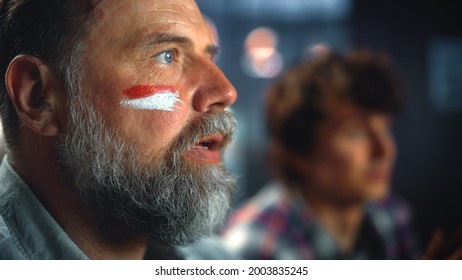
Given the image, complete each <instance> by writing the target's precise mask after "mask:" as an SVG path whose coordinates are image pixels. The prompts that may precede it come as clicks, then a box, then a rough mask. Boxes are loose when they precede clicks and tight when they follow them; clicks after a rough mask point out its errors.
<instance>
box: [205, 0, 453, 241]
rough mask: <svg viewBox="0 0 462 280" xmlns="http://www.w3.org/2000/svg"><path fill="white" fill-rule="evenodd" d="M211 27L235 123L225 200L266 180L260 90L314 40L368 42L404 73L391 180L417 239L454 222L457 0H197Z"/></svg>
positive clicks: (333, 46)
mask: <svg viewBox="0 0 462 280" xmlns="http://www.w3.org/2000/svg"><path fill="white" fill-rule="evenodd" d="M197 2H198V4H199V6H200V8H201V10H202V11H203V12H204V14H206V15H207V16H208V17H209V18H210V21H211V22H212V23H213V24H214V25H215V27H216V29H217V30H218V33H219V45H220V50H221V51H220V52H221V54H220V56H219V59H218V62H217V63H218V64H219V66H220V67H221V68H222V69H223V71H224V72H225V74H226V75H227V76H228V78H229V79H230V80H231V82H232V83H233V84H234V86H235V87H236V89H237V91H238V94H239V97H238V100H237V102H236V103H235V105H233V110H234V111H235V113H236V116H237V118H238V121H239V132H238V135H237V137H236V141H235V143H234V145H233V146H232V147H231V149H230V151H229V152H228V154H227V164H228V165H229V167H230V168H231V169H232V170H233V171H234V172H235V173H236V174H238V175H239V191H238V194H237V196H236V202H235V206H236V207H237V206H239V205H240V204H241V203H242V202H243V201H244V200H245V199H247V198H248V197H249V196H251V195H253V194H254V193H255V192H257V191H258V190H259V189H260V188H261V187H262V186H263V185H264V184H265V183H267V182H268V181H269V180H270V178H271V177H270V175H269V172H268V166H267V165H266V160H265V150H266V145H267V143H266V131H265V128H264V120H263V99H264V94H265V90H266V88H267V87H268V86H269V85H270V83H271V82H273V81H274V79H275V78H276V77H277V75H279V73H280V72H281V71H284V70H285V69H287V68H288V67H290V66H292V65H294V64H296V63H298V62H300V61H301V60H303V59H309V57H310V56H314V55H316V54H317V53H319V52H322V51H323V50H326V49H329V50H331V51H334V52H344V51H348V50H350V49H353V48H357V47H366V48H370V49H372V50H374V51H376V52H382V53H384V54H386V55H388V56H389V57H390V60H391V62H392V66H393V68H394V69H395V70H396V71H397V72H398V73H399V74H400V75H402V77H403V79H404V81H405V83H406V108H405V111H404V112H403V113H402V114H401V115H400V116H399V117H398V118H397V119H396V121H395V125H394V131H395V137H396V141H397V146H398V160H397V165H396V169H395V173H394V177H393V185H392V188H393V190H394V191H395V192H397V193H398V194H400V195H401V196H403V197H404V198H405V199H406V200H407V201H408V202H409V204H410V205H411V207H412V208H413V211H414V218H415V227H416V229H417V231H418V234H419V235H420V238H421V240H422V243H423V244H426V243H427V242H428V239H429V238H430V237H431V235H432V233H433V231H434V230H435V229H436V228H442V229H443V230H444V231H445V232H446V234H448V235H449V234H451V233H453V232H455V231H456V230H457V229H459V228H461V227H462V218H461V217H460V216H461V215H460V214H461V213H462V203H461V198H462V164H461V159H462V132H461V131H462V16H461V14H460V10H459V9H458V7H457V6H458V1H450V0H440V1H436V0H432V1H430V0H426V1H390V0H387V1H385V0H375V1H370V0H197Z"/></svg>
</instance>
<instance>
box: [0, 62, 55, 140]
mask: <svg viewBox="0 0 462 280" xmlns="http://www.w3.org/2000/svg"><path fill="white" fill-rule="evenodd" d="M5 85H6V89H7V91H8V95H9V96H10V99H11V101H12V102H13V105H14V107H15V109H16V112H17V113H18V116H19V118H20V120H21V123H22V124H23V125H25V126H27V127H28V128H30V129H31V130H32V131H34V132H35V133H37V134H40V135H43V136H55V135H57V134H58V133H59V130H60V126H59V118H58V114H57V111H58V110H57V109H58V108H56V106H58V102H57V101H58V97H57V96H56V95H57V94H59V91H58V88H57V86H56V85H57V81H56V77H55V75H54V74H53V72H52V71H51V69H50V68H49V67H48V66H47V65H46V64H45V63H43V62H42V61H41V60H40V59H39V58H37V57H34V56H31V55H19V56H17V57H15V58H14V59H13V60H12V61H11V63H10V65H9V66H8V69H7V71H6V76H5Z"/></svg>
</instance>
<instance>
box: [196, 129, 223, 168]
mask: <svg viewBox="0 0 462 280" xmlns="http://www.w3.org/2000/svg"><path fill="white" fill-rule="evenodd" d="M223 145H224V137H223V135H221V134H214V135H210V136H207V137H205V138H203V139H201V140H200V141H199V142H198V143H197V144H196V145H194V147H192V149H190V150H189V151H188V152H187V155H188V156H189V157H190V158H192V159H194V160H196V161H198V162H201V163H208V164H218V163H220V162H221V152H220V151H221V148H222V147H223Z"/></svg>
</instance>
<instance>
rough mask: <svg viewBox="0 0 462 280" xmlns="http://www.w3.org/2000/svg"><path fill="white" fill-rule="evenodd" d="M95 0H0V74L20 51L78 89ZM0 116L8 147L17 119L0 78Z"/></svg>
mask: <svg viewBox="0 0 462 280" xmlns="http://www.w3.org/2000/svg"><path fill="white" fill-rule="evenodd" d="M97 1H98V0H41V1H37V0H0V76H1V77H4V76H5V73H6V70H7V68H8V65H9V63H10V62H11V61H12V60H13V59H14V57H16V56H17V55H20V54H29V55H33V56H35V57H37V58H39V59H41V60H42V61H43V62H44V63H46V64H47V65H49V66H50V67H51V68H52V69H53V70H54V71H56V74H57V76H58V78H59V79H60V80H61V81H62V82H63V84H64V85H65V87H66V89H67V90H68V91H70V92H77V91H76V90H75V87H78V85H79V80H80V76H81V75H80V73H81V62H82V55H83V52H84V51H85V44H84V43H83V38H84V36H85V34H86V31H87V30H88V26H89V24H90V22H91V19H93V18H95V17H94V16H93V14H94V13H93V11H94V7H95V5H96V2H97ZM0 116H1V119H2V124H3V130H4V135H5V140H6V143H7V145H8V147H9V148H14V147H15V146H16V145H17V136H18V135H17V134H18V129H19V125H20V120H19V118H18V115H17V113H16V110H15V108H14V106H13V104H12V102H11V100H10V98H9V97H8V93H7V91H6V88H5V81H4V80H3V79H1V80H0Z"/></svg>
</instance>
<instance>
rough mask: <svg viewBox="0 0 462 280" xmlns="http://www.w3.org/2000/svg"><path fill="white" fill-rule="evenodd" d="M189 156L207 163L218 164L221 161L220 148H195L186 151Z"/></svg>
mask: <svg viewBox="0 0 462 280" xmlns="http://www.w3.org/2000/svg"><path fill="white" fill-rule="evenodd" d="M186 154H187V156H188V157H189V158H192V159H193V160H196V161H198V162H201V163H206V164H218V163H220V162H221V154H220V151H219V150H208V149H201V148H193V149H191V150H189V151H187V152H186Z"/></svg>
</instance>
